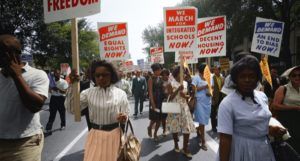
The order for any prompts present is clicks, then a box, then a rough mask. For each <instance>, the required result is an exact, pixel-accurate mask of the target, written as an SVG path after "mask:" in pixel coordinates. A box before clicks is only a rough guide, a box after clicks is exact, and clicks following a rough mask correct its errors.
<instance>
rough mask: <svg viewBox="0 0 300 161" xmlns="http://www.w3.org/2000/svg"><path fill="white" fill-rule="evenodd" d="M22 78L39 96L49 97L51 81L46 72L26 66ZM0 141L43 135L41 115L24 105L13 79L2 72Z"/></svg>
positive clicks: (0, 86)
mask: <svg viewBox="0 0 300 161" xmlns="http://www.w3.org/2000/svg"><path fill="white" fill-rule="evenodd" d="M22 77H23V78H24V80H25V81H26V83H27V85H28V86H29V87H30V88H31V89H32V90H33V91H34V92H36V93H37V94H40V95H43V96H45V97H46V98H47V97H48V88H49V79H48V76H47V74H46V73H45V72H44V71H41V70H38V69H35V68H32V67H30V66H29V65H28V64H26V65H25V66H24V67H23V74H22ZM0 98H1V99H0V139H18V138H25V137H30V136H33V135H35V134H39V133H41V127H42V126H41V123H40V114H39V113H38V112H37V113H32V112H30V111H29V110H28V109H27V108H26V107H25V106H24V104H23V103H22V100H21V98H20V95H19V92H18V90H17V87H16V85H15V83H14V81H13V79H12V78H11V77H5V76H4V75H3V74H2V73H1V72H0Z"/></svg>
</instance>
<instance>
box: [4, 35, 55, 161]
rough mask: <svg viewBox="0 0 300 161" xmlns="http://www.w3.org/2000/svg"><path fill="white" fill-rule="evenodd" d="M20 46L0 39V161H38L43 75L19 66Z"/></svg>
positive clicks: (44, 94)
mask: <svg viewBox="0 0 300 161" xmlns="http://www.w3.org/2000/svg"><path fill="white" fill-rule="evenodd" d="M21 48H22V47H21V43H20V41H19V40H18V39H17V38H15V37H14V36H12V35H0V68H2V70H1V71H0V98H1V99H0V160H1V161H15V160H22V161H33V160H34V161H40V160H41V152H42V148H43V145H44V136H43V132H42V129H41V128H42V126H41V123H40V115H39V113H38V112H39V111H40V110H41V109H42V106H43V104H44V102H45V100H46V99H47V97H48V87H49V80H48V77H47V74H46V73H45V72H44V71H41V70H38V69H35V68H32V67H30V66H29V65H28V64H25V63H22V62H21Z"/></svg>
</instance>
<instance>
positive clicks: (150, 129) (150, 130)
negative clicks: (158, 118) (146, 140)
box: [147, 127, 152, 138]
mask: <svg viewBox="0 0 300 161" xmlns="http://www.w3.org/2000/svg"><path fill="white" fill-rule="evenodd" d="M147 130H148V136H149V137H150V138H152V128H151V127H147Z"/></svg>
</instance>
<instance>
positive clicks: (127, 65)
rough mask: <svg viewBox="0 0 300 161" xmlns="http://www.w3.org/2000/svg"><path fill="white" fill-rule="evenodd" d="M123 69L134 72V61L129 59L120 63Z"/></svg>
mask: <svg viewBox="0 0 300 161" xmlns="http://www.w3.org/2000/svg"><path fill="white" fill-rule="evenodd" d="M120 65H121V69H122V71H125V72H132V71H134V66H133V61H131V60H127V61H123V62H121V63H120Z"/></svg>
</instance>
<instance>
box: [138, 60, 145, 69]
mask: <svg viewBox="0 0 300 161" xmlns="http://www.w3.org/2000/svg"><path fill="white" fill-rule="evenodd" d="M137 64H138V67H139V68H140V69H141V70H142V69H144V66H145V61H144V59H138V60H137Z"/></svg>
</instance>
